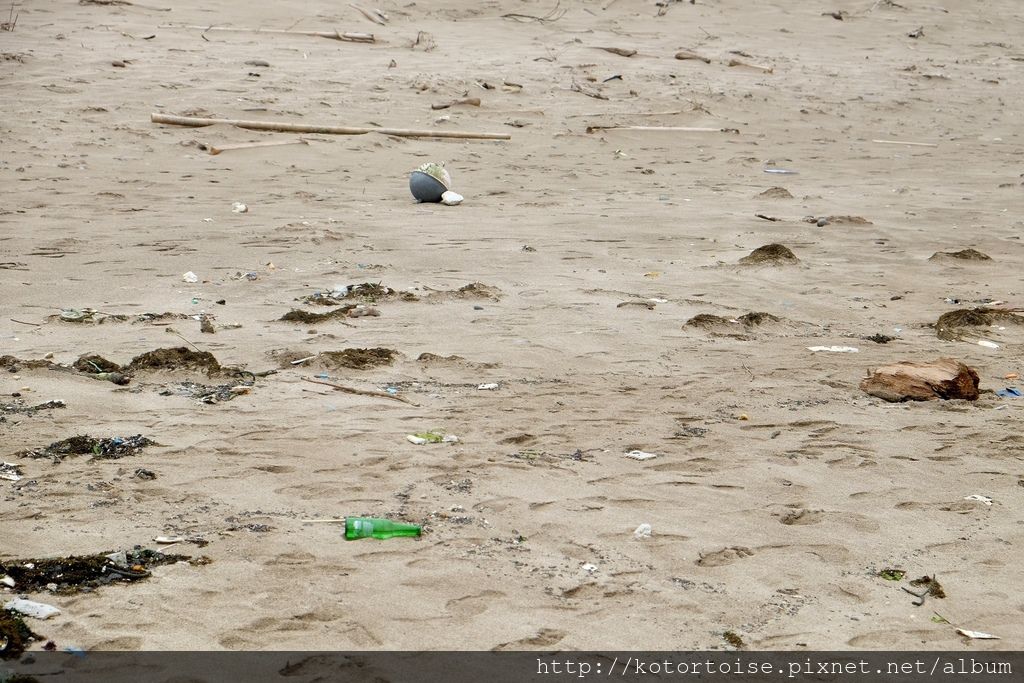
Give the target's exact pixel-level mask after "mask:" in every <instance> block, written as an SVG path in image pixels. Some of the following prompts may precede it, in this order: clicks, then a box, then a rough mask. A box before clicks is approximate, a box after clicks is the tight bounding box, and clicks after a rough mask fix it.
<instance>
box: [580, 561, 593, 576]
mask: <svg viewBox="0 0 1024 683" xmlns="http://www.w3.org/2000/svg"><path fill="white" fill-rule="evenodd" d="M580 569H582V570H583V571H585V572H587V573H588V574H593V573H594V572H596V571H597V565H596V564H591V563H590V562H587V563H586V564H584V565H583V566H581V567H580Z"/></svg>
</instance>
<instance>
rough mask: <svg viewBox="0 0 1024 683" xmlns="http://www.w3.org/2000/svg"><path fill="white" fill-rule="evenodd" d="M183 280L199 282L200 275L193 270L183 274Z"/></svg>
mask: <svg viewBox="0 0 1024 683" xmlns="http://www.w3.org/2000/svg"><path fill="white" fill-rule="evenodd" d="M181 281H182V282H190V283H196V282H199V276H198V275H196V274H195V273H193V272H192V271H191V270H190V271H188V272H187V273H185V274H183V275H182V276H181Z"/></svg>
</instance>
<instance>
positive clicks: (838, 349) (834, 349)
mask: <svg viewBox="0 0 1024 683" xmlns="http://www.w3.org/2000/svg"><path fill="white" fill-rule="evenodd" d="M807 350H808V351H827V352H829V353H857V352H859V351H860V349H858V348H857V347H855V346H808V347H807Z"/></svg>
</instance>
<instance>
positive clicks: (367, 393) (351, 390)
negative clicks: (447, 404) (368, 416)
mask: <svg viewBox="0 0 1024 683" xmlns="http://www.w3.org/2000/svg"><path fill="white" fill-rule="evenodd" d="M302 379H304V380H306V381H307V382H312V383H313V384H323V385H324V386H325V387H333V388H334V389H335V390H337V391H344V392H345V393H346V394H355V395H356V396H374V397H376V398H390V399H391V400H392V401H401V402H402V403H408V404H409V405H411V406H414V405H417V404H415V403H413V402H412V401H410V400H409V399H407V398H404V397H402V396H395V395H393V394H389V393H386V392H383V391H367V390H366V389H356V388H354V387H346V386H342V385H341V384H335V383H334V382H324V381H323V380H319V379H310V378H309V377H303V378H302Z"/></svg>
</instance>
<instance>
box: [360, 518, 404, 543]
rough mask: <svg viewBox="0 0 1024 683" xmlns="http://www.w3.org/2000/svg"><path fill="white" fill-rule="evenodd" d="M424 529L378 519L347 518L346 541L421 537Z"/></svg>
mask: <svg viewBox="0 0 1024 683" xmlns="http://www.w3.org/2000/svg"><path fill="white" fill-rule="evenodd" d="M422 533H423V528H422V527H421V526H420V525H418V524H405V523H402V522H393V521H391V520H390V519H380V518H378V517H346V518H345V540H348V541H357V540H359V539H361V538H376V539H379V540H382V541H383V540H386V539H389V538H396V537H419V536H420V535H421V534H422Z"/></svg>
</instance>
